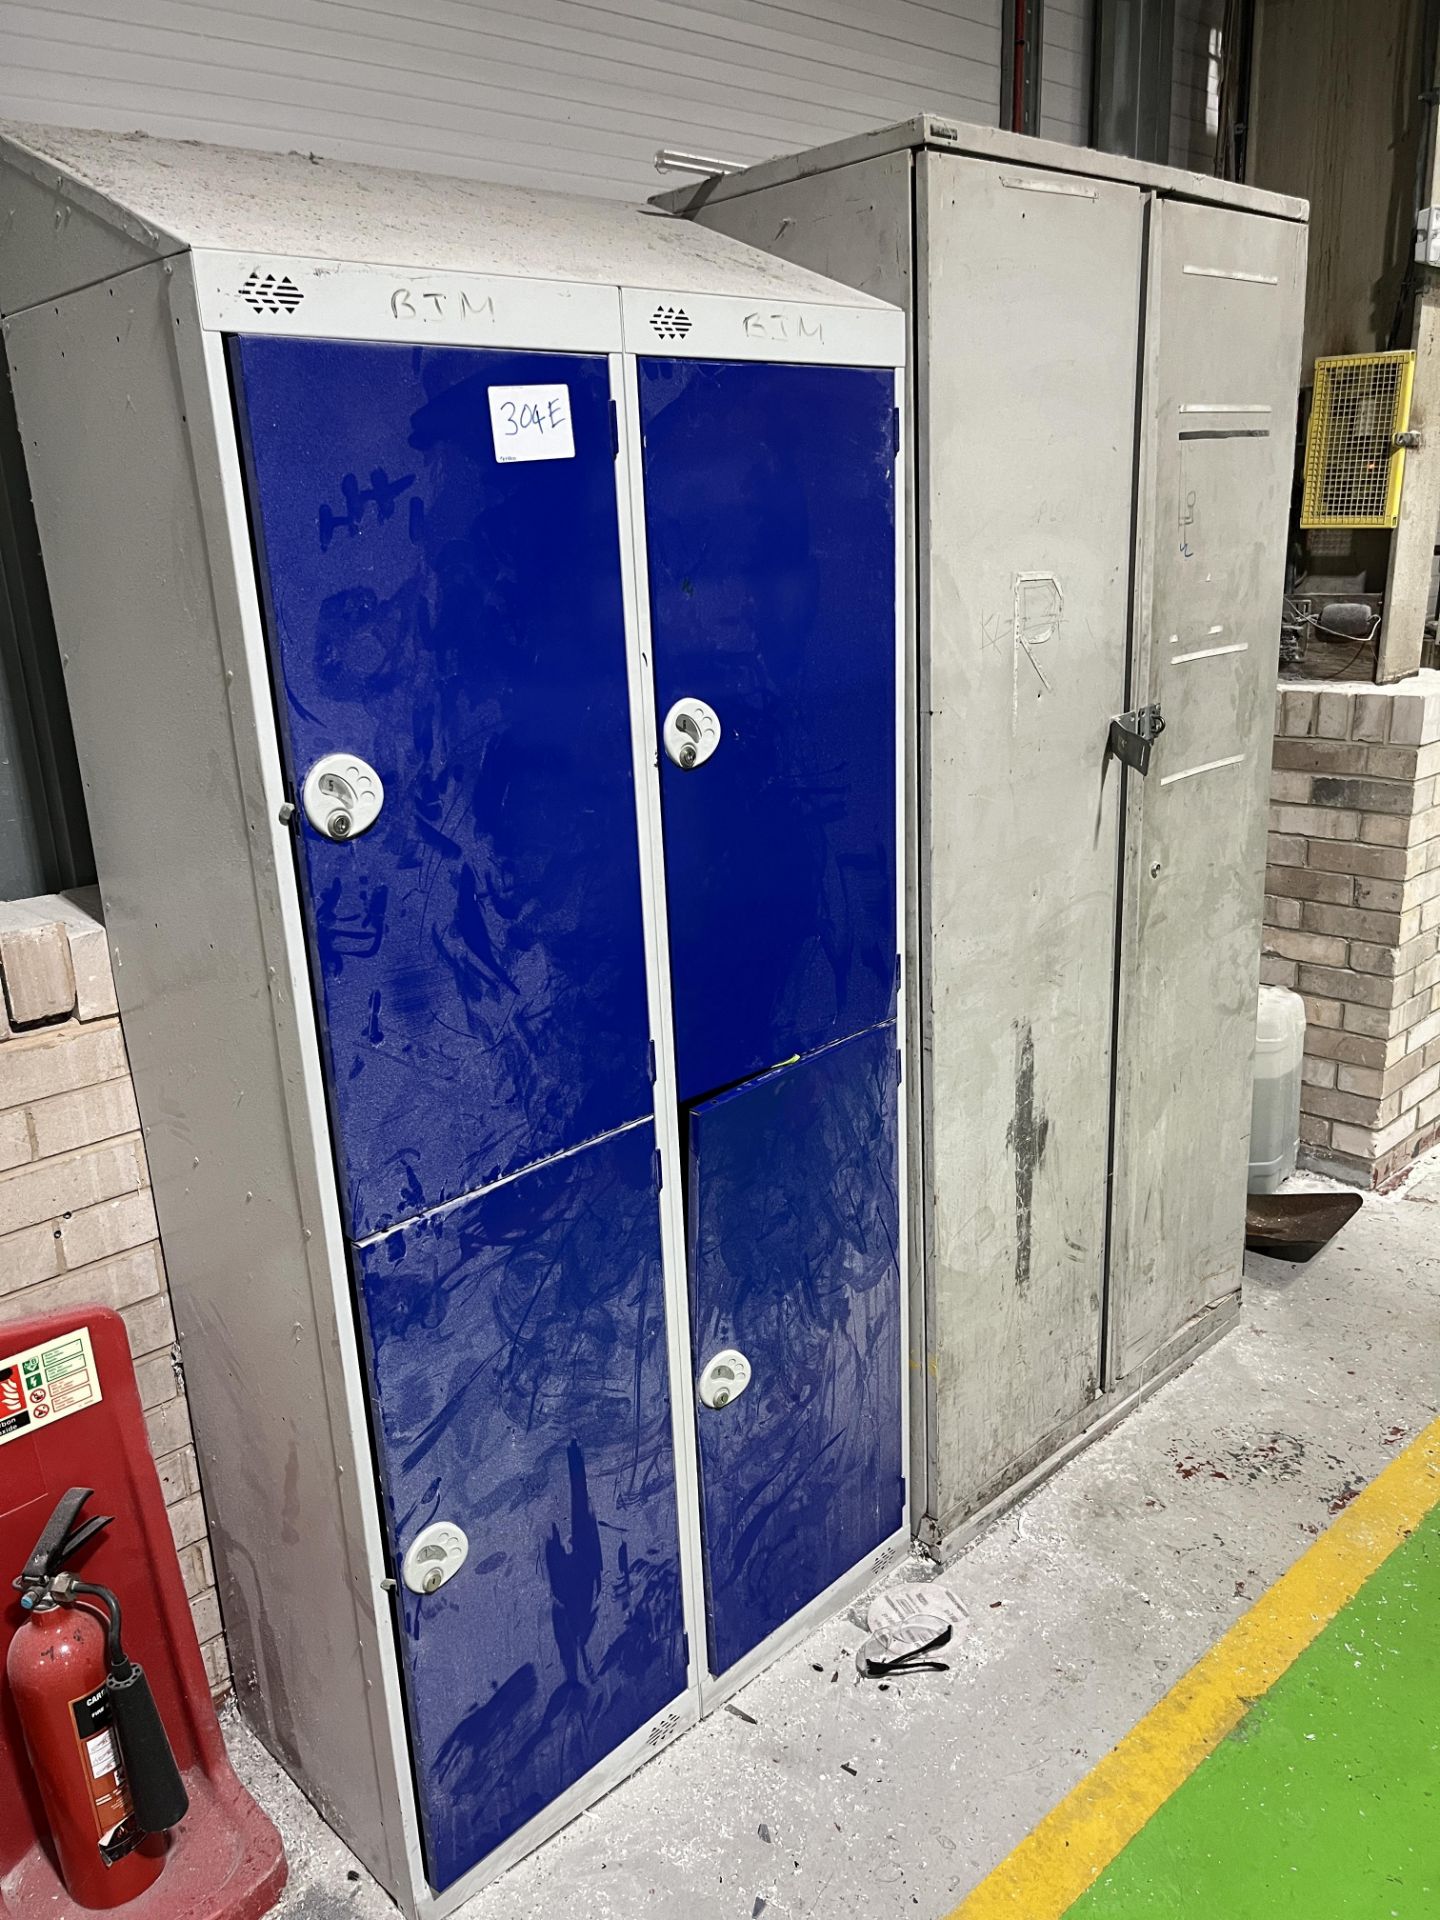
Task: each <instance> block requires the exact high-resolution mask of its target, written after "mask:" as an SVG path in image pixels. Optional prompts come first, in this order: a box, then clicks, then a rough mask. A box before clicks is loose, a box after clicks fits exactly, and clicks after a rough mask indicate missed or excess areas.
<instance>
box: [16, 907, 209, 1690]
mask: <svg viewBox="0 0 1440 1920" xmlns="http://www.w3.org/2000/svg"><path fill="white" fill-rule="evenodd" d="M98 916H99V901H98V898H97V896H96V895H95V892H94V890H93V889H86V890H84V891H83V892H81V893H75V894H55V895H49V896H46V897H45V898H42V899H39V900H21V901H15V902H11V903H10V904H8V905H0V1351H4V1350H5V1348H4V1322H5V1321H7V1320H14V1319H19V1318H22V1317H24V1316H27V1315H29V1314H32V1313H48V1312H50V1311H51V1310H52V1309H54V1308H64V1307H79V1306H87V1307H88V1306H96V1305H98V1306H105V1307H114V1308H116V1309H117V1310H118V1312H119V1313H120V1314H121V1315H122V1317H123V1318H124V1321H125V1325H126V1329H127V1331H128V1333H129V1336H130V1350H131V1352H132V1353H133V1355H134V1356H135V1371H136V1375H137V1378H138V1380H139V1385H140V1398H141V1402H142V1404H143V1406H144V1408H145V1424H146V1427H147V1429H148V1431H149V1435H150V1448H151V1451H152V1452H153V1454H154V1455H155V1460H156V1464H157V1466H158V1469H159V1473H160V1482H161V1485H162V1486H163V1487H164V1489H165V1498H166V1502H167V1505H168V1508H169V1514H170V1524H171V1527H172V1528H173V1530H174V1534H175V1544H176V1546H177V1547H178V1548H179V1550H180V1566H181V1570H182V1572H183V1573H184V1576H185V1590H186V1592H187V1593H188V1594H189V1596H190V1607H191V1611H192V1613H193V1614H194V1618H195V1628H196V1631H197V1633H198V1634H199V1636H200V1646H201V1651H202V1653H203V1654H204V1657H205V1667H206V1671H207V1672H208V1673H209V1675H210V1685H211V1688H212V1690H213V1691H214V1692H215V1694H216V1695H217V1697H218V1696H219V1695H221V1694H224V1693H226V1692H228V1691H229V1687H230V1669H229V1664H228V1662H227V1659H226V1653H225V1640H224V1636H223V1634H222V1632H221V1627H220V1607H219V1601H218V1599H217V1597H216V1592H215V1569H214V1566H213V1565H212V1563H211V1559H210V1546H209V1541H208V1538H207V1535H206V1527H205V1510H204V1503H203V1501H202V1498H201V1492H200V1476H199V1472H198V1470H197V1467H196V1461H195V1446H194V1442H193V1439H192V1436H191V1432H190V1412H189V1408H188V1407H187V1405H186V1402H185V1388H184V1384H183V1382H182V1380H181V1377H180V1369H179V1350H178V1348H177V1347H176V1345H175V1323H174V1321H173V1320H172V1319H171V1316H170V1293H169V1287H168V1285H167V1282H166V1278H165V1262H164V1259H163V1257H162V1255H161V1251H160V1242H159V1238H158V1230H157V1227H156V1223H155V1208H154V1204H153V1202H152V1200H151V1197H150V1173H149V1168H148V1166H147V1164H146V1158H145V1143H144V1140H143V1138H142V1137H141V1132H140V1117H139V1114H138V1113H137V1112H136V1107H135V1090H134V1087H133V1086H132V1085H131V1082H130V1068H129V1064H128V1062H127V1060H126V1057H125V1041H124V1038H123V1036H122V1034H121V1031H120V1022H119V1020H118V1019H117V1018H116V1010H115V986H114V981H113V979H112V977H111V972H110V956H109V950H108V947H107V945H106V939H105V929H104V927H103V925H102V924H101V923H100V920H99V917H98Z"/></svg>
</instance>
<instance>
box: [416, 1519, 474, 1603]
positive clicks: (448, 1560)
mask: <svg viewBox="0 0 1440 1920" xmlns="http://www.w3.org/2000/svg"><path fill="white" fill-rule="evenodd" d="M469 1551H470V1542H469V1540H468V1539H467V1538H466V1536H465V1531H464V1529H463V1528H462V1527H457V1526H456V1525H455V1523H454V1521H453V1520H435V1521H432V1522H431V1524H430V1525H429V1526H428V1527H422V1528H421V1530H420V1532H419V1533H417V1534H416V1536H415V1538H414V1539H413V1540H412V1541H411V1542H410V1544H409V1546H408V1547H407V1548H406V1549H405V1558H404V1560H403V1562H402V1563H401V1567H400V1574H401V1577H402V1579H403V1580H404V1582H405V1584H406V1586H407V1587H408V1588H409V1589H410V1591H411V1593H438V1592H439V1590H440V1589H441V1587H443V1586H444V1584H445V1582H446V1581H447V1580H449V1579H452V1578H453V1577H454V1575H456V1574H457V1573H458V1572H459V1571H460V1569H461V1567H463V1566H464V1564H465V1556H466V1554H468V1553H469Z"/></svg>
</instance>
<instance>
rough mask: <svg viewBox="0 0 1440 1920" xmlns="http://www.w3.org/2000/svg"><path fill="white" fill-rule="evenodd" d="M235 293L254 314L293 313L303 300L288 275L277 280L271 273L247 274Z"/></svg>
mask: <svg viewBox="0 0 1440 1920" xmlns="http://www.w3.org/2000/svg"><path fill="white" fill-rule="evenodd" d="M237 291H238V292H239V295H240V298H241V299H242V300H243V301H244V302H245V304H246V306H247V307H249V308H250V309H251V310H252V312H255V313H293V312H294V311H295V309H296V308H297V307H298V306H299V304H300V302H301V301H302V300H303V299H304V298H305V295H304V294H303V293H302V292H301V291H300V289H299V287H297V286H296V284H295V282H294V281H293V280H292V279H291V278H290V276H289V274H288V273H286V274H282V275H281V277H280V278H279V279H278V280H277V279H276V277H275V275H274V274H273V273H264V274H262V273H257V272H252V273H248V274H246V276H245V278H244V279H243V280H242V281H241V283H240V286H239V288H238V289H237Z"/></svg>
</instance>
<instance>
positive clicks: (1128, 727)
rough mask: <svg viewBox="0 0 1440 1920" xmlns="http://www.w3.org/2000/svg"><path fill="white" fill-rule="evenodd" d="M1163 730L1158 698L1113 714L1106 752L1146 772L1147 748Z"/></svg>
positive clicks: (1139, 770) (1140, 772)
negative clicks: (1124, 711) (1145, 705)
mask: <svg viewBox="0 0 1440 1920" xmlns="http://www.w3.org/2000/svg"><path fill="white" fill-rule="evenodd" d="M1164 731H1165V716H1164V714H1162V713H1161V711H1160V705H1159V702H1158V701H1152V703H1151V704H1150V705H1149V706H1148V707H1137V708H1136V709H1135V711H1134V712H1133V713H1117V714H1116V715H1115V718H1114V719H1113V720H1112V721H1111V722H1110V738H1109V741H1108V743H1107V747H1106V751H1107V752H1109V753H1113V754H1114V756H1115V758H1116V759H1117V760H1122V761H1123V762H1124V763H1125V765H1126V766H1127V767H1133V769H1134V770H1135V772H1136V773H1139V774H1146V773H1148V772H1149V771H1150V749H1151V748H1152V747H1153V746H1154V744H1155V742H1156V741H1157V740H1158V739H1159V738H1160V735H1161V734H1162V733H1163V732H1164Z"/></svg>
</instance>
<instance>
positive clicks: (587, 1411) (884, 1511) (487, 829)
mask: <svg viewBox="0 0 1440 1920" xmlns="http://www.w3.org/2000/svg"><path fill="white" fill-rule="evenodd" d="M0 196H3V197H0V209H3V211H0V304H3V307H4V311H5V323H4V324H5V340H6V352H7V357H8V361H9V365H10V368H11V371H12V374H13V379H14V385H15V392H16V400H17V409H18V416H19V420H20V423H21V431H22V437H23V441H24V450H25V456H26V461H27V467H28V473H29V478H30V482H31V486H32V490H33V492H34V496H35V504H36V511H37V517H38V522H39V527H40V533H41V540H42V545H43V549H44V555H45V563H46V572H47V577H48V581H49V585H50V590H51V595H52V599H53V602H54V608H55V615H56V628H57V632H58V633H59V635H60V639H61V646H62V649H63V652H64V655H65V672H66V684H67V690H68V694H69V698H70V702H71V707H72V712H73V715H74V721H75V729H76V735H77V740H78V743H79V748H80V758H81V764H82V767H83V770H84V775H85V781H86V789H87V794H88V797H89V803H90V816H91V823H92V827H93V830H94V836H95V844H96V852H97V859H98V863H99V867H100V879H101V885H102V889H103V892H104V896H105V903H106V921H107V927H108V931H109V935H110V939H111V943H112V946H113V950H114V957H115V971H116V976H117V981H118V983H119V994H120V1003H121V1013H122V1020H123V1025H124V1030H125V1036H126V1040H127V1043H128V1047H129V1052H130V1058H131V1063H132V1067H133V1070H134V1075H135V1080H136V1086H137V1090H138V1094H139V1101H140V1109H141V1115H142V1120H143V1123H144V1128H145V1135H146V1140H147V1145H148V1149H149V1154H150V1164H151V1170H152V1174H153V1178H154V1183H155V1198H156V1205H157V1210H158V1213H159V1218H160V1224H161V1231H162V1235H163V1239H164V1245H165V1250H166V1258H167V1262H168V1265H169V1272H170V1278H171V1283H172V1288H173V1293H174V1301H175V1308H176V1318H177V1322H178V1325H179V1328H180V1335H181V1342H182V1347H181V1351H182V1354H183V1360H184V1366H185V1370H186V1375H187V1379H188V1382H189V1386H190V1390H191V1393H190V1400H191V1406H192V1409H193V1413H194V1418H195V1425H196V1433H197V1440H198V1443H199V1451H200V1457H201V1468H202V1475H203V1482H204V1491H205V1497H206V1503H207V1508H208V1513H209V1518H210V1522H211V1527H212V1534H213V1540H214V1545H215V1554H216V1563H217V1574H218V1580H219V1586H220V1592H221V1597H222V1606H223V1611H224V1618H225V1625H226V1628H227V1631H228V1634H229V1640H230V1648H231V1653H232V1657H233V1662H234V1671H235V1678H236V1686H237V1691H238V1694H239V1698H240V1702H241V1705H242V1708H243V1710H244V1711H245V1713H246V1716H247V1718H249V1719H250V1720H251V1722H252V1723H253V1724H254V1725H255V1726H256V1727H257V1730H258V1731H259V1732H260V1733H261V1734H262V1737H263V1738H264V1739H265V1741H266V1742H267V1744H268V1745H269V1746H270V1747H271V1749H272V1750H273V1751H274V1752H275V1753H276V1755H277V1756H278V1757H279V1758H280V1759H281V1760H282V1761H283V1763H284V1764H285V1765H286V1766H287V1767H288V1768H289V1769H290V1771H291V1772H292V1773H293V1774H294V1775H295V1777H296V1778H297V1779H298V1780H299V1781H300V1782H301V1784H302V1785H303V1786H304V1788H305V1790H306V1791H307V1792H308V1793H309V1794H310V1796H311V1797H312V1798H313V1799H314V1800H315V1802H316V1803H317V1805H318V1806H319V1807H320V1808H321V1809H322V1811H323V1812H324V1813H325V1814H326V1816H327V1817H328V1818H329V1819H330V1820H331V1821H332V1822H333V1824H334V1825H335V1826H336V1827H337V1828H338V1829H339V1830H340V1832H341V1833H342V1834H343V1835H344V1837H345V1838H346V1839H347V1840H348V1842H349V1843H350V1845H351V1846H352V1847H353V1848H354V1849H355V1851H356V1852H357V1853H358V1854H359V1855H360V1857H361V1858H362V1859H363V1860H364V1861H365V1862H366V1864H367V1865H368V1866H369V1867H370V1869H371V1870H372V1871H373V1872H374V1873H375V1874H376V1876H377V1877H378V1878H379V1879H380V1880H381V1881H382V1882H383V1883H384V1885H385V1886H386V1887H388V1888H389V1889H390V1891H391V1892H392V1893H393V1894H394V1896H395V1898H396V1899H397V1901H399V1903H400V1905H401V1906H402V1907H403V1908H404V1909H405V1911H406V1912H407V1913H410V1914H412V1915H420V1914H424V1915H426V1916H439V1915H442V1914H444V1913H446V1912H448V1911H450V1910H451V1909H452V1908H453V1907H454V1906H456V1905H457V1904H458V1903H459V1902H460V1901H462V1900H463V1899H464V1898H465V1897H466V1896H467V1895H468V1894H469V1893H471V1892H473V1891H474V1890H475V1888H476V1887H477V1886H478V1885H479V1884H480V1883H481V1882H482V1881H483V1880H485V1879H486V1878H488V1877H490V1876H492V1875H493V1874H494V1873H496V1872H497V1871H499V1870H500V1869H502V1868H503V1867H504V1866H506V1865H507V1864H508V1863H509V1862H510V1861H512V1860H514V1859H515V1858H517V1857H518V1856H519V1854H521V1853H523V1852H524V1851H526V1850H528V1849H529V1848H531V1847H533V1846H535V1845H536V1844H538V1843H539V1842H540V1841H541V1840H543V1839H544V1838H545V1837H546V1836H547V1835H548V1834H549V1833H551V1832H553V1831H554V1830H555V1829H556V1828H557V1827H558V1826H559V1825H561V1824H562V1823H563V1822H564V1821H565V1820H566V1819H567V1818H569V1817H570V1816H571V1815H573V1814H574V1813H575V1812H577V1811H578V1810H579V1809H580V1808H581V1807H583V1806H584V1805H586V1804H588V1803H589V1802H590V1801H591V1800H593V1799H594V1798H595V1797H596V1796H597V1795H598V1794H600V1793H601V1792H603V1791H605V1790H606V1789H607V1788H609V1787H610V1786H612V1785H614V1784H615V1783H616V1782H617V1781H618V1780H619V1779H620V1778H621V1777H622V1776H623V1775H624V1774H625V1773H626V1772H627V1771H628V1770H630V1769H631V1768H633V1767H635V1766H636V1765H638V1764H639V1763H640V1762H641V1761H642V1760H644V1759H645V1758H646V1757H647V1756H648V1755H649V1754H651V1753H653V1752H655V1751H656V1750H657V1749H658V1748H659V1747H661V1746H663V1745H664V1744H665V1743H666V1742H667V1741H668V1740H670V1739H671V1738H672V1737H674V1735H676V1734H677V1733H679V1732H680V1731H681V1730H682V1729H684V1728H685V1727H686V1726H688V1725H690V1724H691V1723H693V1722H694V1720H695V1719H696V1718H697V1717H698V1715H699V1714H701V1713H703V1712H705V1711H707V1710H708V1709H710V1708H711V1707H713V1706H715V1705H716V1704H717V1703H718V1702H719V1701H721V1700H723V1699H724V1698H725V1697H726V1695H727V1694H728V1693H729V1692H731V1691H732V1690H733V1689H734V1688H735V1687H736V1686H738V1685H740V1684H741V1683H742V1682H743V1681H744V1680H745V1679H746V1678H747V1677H748V1676H749V1675H751V1674H753V1673H754V1672H756V1671H757V1670H758V1669H759V1667H760V1666H762V1665H763V1664H764V1663H765V1662H766V1661H767V1660H769V1659H771V1658H773V1657H774V1655H775V1654H776V1653H777V1652H778V1651H779V1650H780V1649H781V1648H782V1647H783V1646H785V1645H787V1644H789V1643H790V1642H791V1641H793V1640H794V1639H795V1638H797V1637H798V1636H799V1635H800V1634H801V1633H803V1632H804V1631H805V1630H806V1628H807V1627H808V1625H809V1624H811V1623H812V1622H813V1621H814V1620H816V1619H817V1618H819V1617H822V1616H823V1615H824V1614H825V1613H827V1612H829V1611H831V1610H833V1609H834V1608H835V1607H837V1606H839V1605H841V1604H843V1603H844V1601H845V1600H846V1599H847V1598H848V1597H850V1596H852V1595H853V1594H855V1593H856V1592H858V1591H859V1589H860V1588H861V1587H862V1586H863V1585H865V1584H866V1583H868V1582H869V1581H871V1580H873V1578H874V1577H875V1575H876V1573H877V1571H878V1570H879V1569H880V1568H881V1567H883V1566H884V1565H887V1564H888V1563H889V1562H890V1561H891V1560H892V1559H893V1558H894V1557H895V1556H896V1555H897V1554H899V1553H900V1552H901V1551H903V1549H904V1547H905V1545H906V1543H907V1541H908V1538H909V1530H908V1526H907V1524H906V1488H905V1477H904V1464H905V1458H906V1447H907V1435H906V1429H905V1417H906V1415H905V1369H904V1364H903V1356H904V1353H905V1350H906V1344H907V1340H908V1333H907V1328H906V1325H905V1315H906V1307H907V1299H908V1293H907V1287H906V1281H905V1268H904V1260H905V1233H904V1218H903V1208H902V1203H901V1195H902V1194H903V1192H904V1190H905V1180H906V1169H905V1161H904V1140H903V1135H902V1129H901V1128H900V1126H899V1085H900V1081H901V1075H902V1042H901V1035H902V1033H903V1018H904V1009H903V1002H902V999H901V985H900V967H899V951H898V950H899V946H900V935H899V915H900V886H899V877H898V874H897V871H896V868H897V859H898V853H897V847H898V824H899V818H900V811H901V809H900V801H901V785H900V779H899V771H898V764H897V763H898V758H899V750H898V741H899V737H900V732H901V725H900V721H901V712H902V706H903V698H904V696H903V690H902V687H901V684H900V659H901V651H902V650H901V646H900V634H901V625H902V614H901V609H902V598H901V594H902V587H901V582H902V578H903V516H902V507H901V497H900V481H901V473H900V447H901V438H902V436H901V403H902V399H903V390H902V385H901V373H900V369H901V368H902V366H903V360H904V351H905V337H906V330H905V322H904V318H903V316H902V315H901V314H900V313H898V312H897V311H896V310H894V309H893V308H891V307H887V306H886V305H884V304H883V303H882V302H880V301H878V300H875V299H872V298H870V297H868V296H866V295H863V294H856V293H853V292H851V291H850V290H849V289H847V288H845V287H842V286H838V285H836V284H835V283H833V282H831V281H828V280H824V279H821V278H820V277H818V276H817V275H815V274H812V273H809V272H807V271H805V270H803V269H800V268H794V267H789V266H786V265H785V264H783V263H781V262H777V261H775V260H773V259H770V258H767V257H766V256H765V255H763V254H761V253H758V252H755V251H753V250H751V249H749V248H747V247H744V246H742V245H740V244H738V243H737V242H734V241H731V240H728V239H726V238H725V237H724V236H721V235H713V234H706V233H703V232H701V231H700V230H699V229H697V228H696V227H694V226H692V225H690V224H688V223H686V222H683V221H679V220H675V219H672V218H670V217H668V216H665V215H663V214H658V213H655V212H654V211H651V210H648V209H644V208H626V207H621V206H616V205H613V204H610V203H606V202H588V201H572V200H568V199H564V198H561V197H557V196H553V195H545V194H539V193H528V192H524V191H517V190H507V189H492V188H489V187H485V186H481V185H477V184H475V183H473V182H466V181H454V180H445V179H437V178H434V177H430V176H423V175H414V174H401V173H389V172H383V171H380V170H377V169H373V168H366V167H353V166H340V165H330V164H328V163H312V162H311V161H310V160H309V159H307V158H306V157H305V156H303V155H293V154H292V155H283V156H282V155H269V154H256V153H243V152H235V151H229V150H224V149H219V148H208V147H203V146H195V145H190V144H184V143H175V142H166V141H154V140H148V139H144V138H142V137H139V136H130V137H125V136H112V135H107V134H85V133H74V132H58V131H49V130H45V129H11V130H9V132H8V134H6V135H5V136H3V138H0ZM717 729H718V732H717ZM762 1495H763V1498H762Z"/></svg>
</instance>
